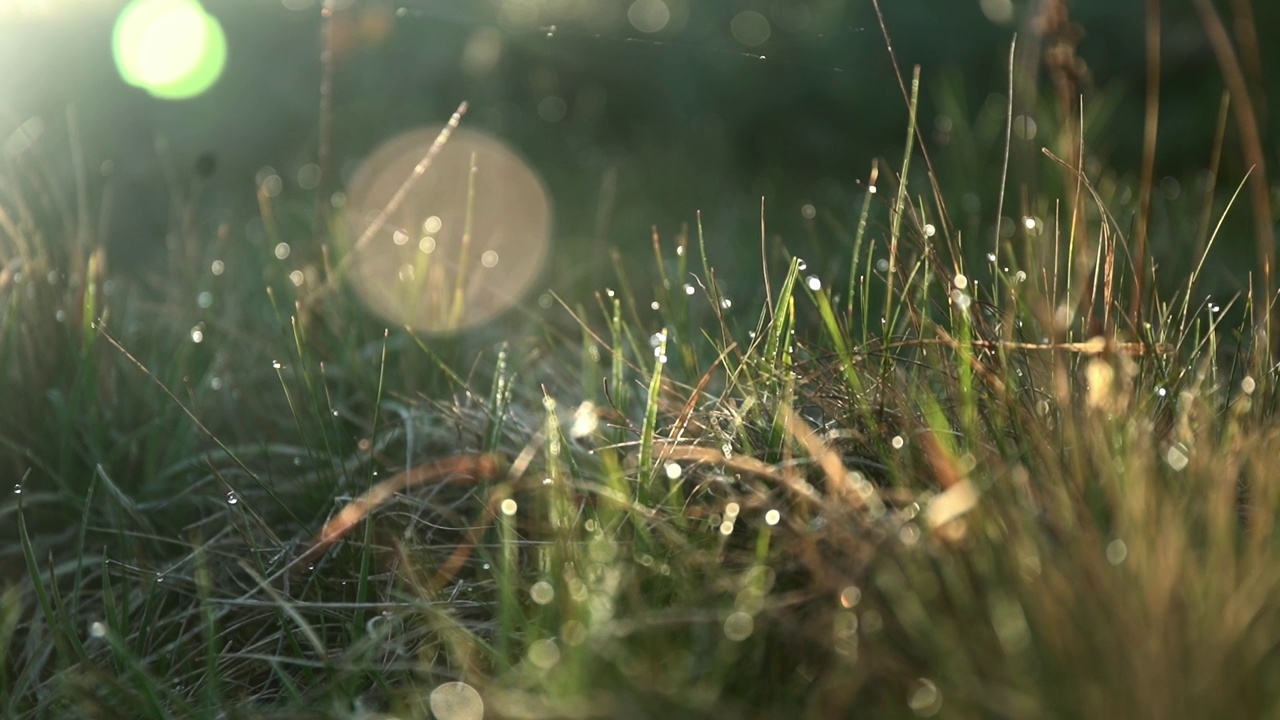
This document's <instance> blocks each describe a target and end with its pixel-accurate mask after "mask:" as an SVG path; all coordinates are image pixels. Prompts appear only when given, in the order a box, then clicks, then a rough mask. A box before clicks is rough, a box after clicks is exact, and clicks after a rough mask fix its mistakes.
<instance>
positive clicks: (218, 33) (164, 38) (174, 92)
mask: <svg viewBox="0 0 1280 720" xmlns="http://www.w3.org/2000/svg"><path fill="white" fill-rule="evenodd" d="M111 50H112V54H113V56H114V57H115V62H116V67H117V68H118V69H119V71H120V77H122V78H124V81H125V82H127V83H129V84H130V85H133V86H135V87H140V88H142V89H144V90H146V91H147V92H149V93H151V94H152V95H153V96H155V97H158V98H161V99H164V100H185V99H187V98H191V97H195V96H197V95H199V94H201V93H203V92H204V91H206V90H208V89H209V88H210V87H212V86H213V84H214V83H215V82H217V80H218V77H219V76H220V75H221V74H222V69H223V67H225V66H226V62H227V37H226V35H225V34H224V33H223V31H222V26H221V25H220V24H219V23H218V21H217V19H216V18H214V17H213V16H212V15H209V14H208V13H206V12H205V11H204V8H203V7H202V6H201V5H200V3H198V2H196V0H133V2H131V3H129V5H128V6H127V7H125V9H124V10H123V11H122V12H121V13H120V17H119V18H117V19H116V25H115V30H114V32H113V33H112V37H111Z"/></svg>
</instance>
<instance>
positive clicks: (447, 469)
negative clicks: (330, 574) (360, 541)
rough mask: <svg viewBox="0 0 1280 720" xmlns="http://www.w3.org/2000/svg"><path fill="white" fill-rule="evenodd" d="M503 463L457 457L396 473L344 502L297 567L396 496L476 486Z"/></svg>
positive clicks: (490, 458) (490, 456)
mask: <svg viewBox="0 0 1280 720" xmlns="http://www.w3.org/2000/svg"><path fill="white" fill-rule="evenodd" d="M504 464H505V463H504V461H503V460H502V458H500V457H498V456H497V455H493V454H489V453H484V454H478V455H458V456H455V457H451V458H445V459H443V460H432V461H431V462H425V463H422V464H421V465H415V466H414V467H411V468H409V469H407V470H403V471H401V472H399V473H396V474H395V475H393V476H392V477H389V478H387V479H386V480H383V481H382V482H380V483H378V484H377V485H374V486H373V487H371V488H369V489H368V490H367V491H365V493H364V494H363V495H361V496H360V497H358V498H356V499H355V500H352V501H351V502H349V503H347V505H346V507H344V508H342V511H341V512H339V513H338V514H337V515H335V516H334V517H333V518H332V519H331V520H329V522H327V523H325V525H324V527H323V528H321V529H320V532H318V533H316V535H315V537H314V538H312V540H311V542H310V543H308V544H307V549H306V550H305V551H304V552H303V553H302V555H300V556H299V557H298V560H297V565H298V566H301V565H307V564H310V563H313V562H315V561H316V560H317V559H318V558H319V557H320V556H322V555H324V554H325V553H326V552H328V550H329V548H331V547H333V544H334V543H336V542H338V541H339V540H341V539H342V538H343V537H344V536H346V534H347V533H349V532H351V528H353V527H355V526H356V525H357V524H359V522H360V521H361V520H364V519H365V518H366V517H368V515H369V514H370V513H371V512H373V511H374V510H375V509H377V508H378V507H379V506H381V505H384V504H385V503H386V502H387V501H388V500H390V499H391V498H393V497H395V495H396V493H399V492H403V491H405V490H408V489H409V488H413V487H417V486H419V485H426V484H428V483H454V484H462V483H479V482H485V481H488V480H492V479H494V478H496V477H498V475H499V474H501V473H502V472H503V465H504Z"/></svg>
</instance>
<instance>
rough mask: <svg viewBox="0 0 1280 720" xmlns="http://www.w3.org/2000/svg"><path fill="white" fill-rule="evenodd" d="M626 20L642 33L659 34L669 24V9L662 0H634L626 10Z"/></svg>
mask: <svg viewBox="0 0 1280 720" xmlns="http://www.w3.org/2000/svg"><path fill="white" fill-rule="evenodd" d="M627 20H629V21H630V22H631V27H633V28H635V29H637V30H639V31H640V32H642V33H656V32H660V31H661V30H662V29H663V28H665V27H666V26H667V23H669V22H671V8H668V7H667V4H666V3H665V2H663V1H662V0H636V1H635V2H633V3H631V7H629V8H627Z"/></svg>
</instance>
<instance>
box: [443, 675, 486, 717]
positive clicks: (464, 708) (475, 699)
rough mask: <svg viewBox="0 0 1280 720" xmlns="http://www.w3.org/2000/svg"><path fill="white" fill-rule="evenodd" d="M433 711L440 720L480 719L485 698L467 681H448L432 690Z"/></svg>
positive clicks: (482, 715) (482, 714)
mask: <svg viewBox="0 0 1280 720" xmlns="http://www.w3.org/2000/svg"><path fill="white" fill-rule="evenodd" d="M431 713H432V714H433V715H435V716H436V717H438V718H440V720H480V719H481V718H483V717H484V700H483V699H482V698H481V697H480V693H479V692H477V691H476V689H475V688H473V687H471V686H470V685H468V684H466V683H461V682H447V683H444V684H443V685H440V686H438V687H436V689H435V690H432V691H431Z"/></svg>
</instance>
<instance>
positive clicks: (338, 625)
mask: <svg viewBox="0 0 1280 720" xmlns="http://www.w3.org/2000/svg"><path fill="white" fill-rule="evenodd" d="M899 80H900V81H901V82H902V84H903V91H904V92H903V95H904V107H905V108H907V109H908V111H909V118H910V119H909V122H908V123H907V125H906V126H905V127H904V131H905V133H904V140H905V148H904V150H905V152H904V153H902V154H901V156H900V157H898V158H897V160H896V162H894V163H893V164H892V165H890V164H889V163H888V162H884V161H879V162H877V163H876V164H875V165H874V166H873V167H871V168H869V169H868V171H869V175H868V183H867V187H868V188H874V192H866V193H863V194H862V195H861V196H860V197H858V198H851V199H850V204H851V206H852V207H854V208H855V209H856V212H855V213H854V217H855V218H856V222H855V223H854V224H852V225H850V226H848V227H844V226H843V225H841V223H840V222H839V220H838V218H839V217H841V215H840V214H839V213H830V216H829V217H828V215H827V214H826V213H827V209H825V208H817V209H816V216H817V222H816V223H815V225H814V227H815V233H816V234H818V235H820V236H821V237H822V240H823V245H824V246H825V247H829V248H839V252H838V253H836V255H837V256H839V257H843V258H844V264H842V265H838V266H837V265H836V264H834V263H832V262H826V261H824V262H822V263H820V264H819V263H817V262H810V263H806V261H805V260H804V259H801V258H800V257H795V256H793V255H791V254H790V253H789V252H788V249H787V248H788V245H787V243H786V242H785V239H779V238H775V237H772V236H770V235H769V233H768V231H767V223H768V213H769V210H768V208H763V209H762V233H761V236H760V238H753V239H750V240H749V241H747V240H745V239H744V245H746V243H747V242H750V243H751V245H750V246H751V247H754V248H756V249H757V251H758V252H759V253H760V255H761V258H760V259H761V271H760V272H761V275H760V277H759V279H758V284H759V286H760V288H761V291H760V293H759V294H758V297H756V298H750V297H732V298H730V297H727V296H726V295H725V293H724V291H723V290H722V286H721V284H720V283H718V282H717V278H716V272H715V258H714V257H708V254H707V252H706V251H705V242H704V239H705V236H706V233H707V232H708V228H709V227H712V226H714V224H715V222H716V218H713V217H698V216H693V217H691V218H690V224H689V226H688V228H687V229H686V230H685V231H683V232H680V233H677V234H674V235H661V234H659V233H658V232H656V231H655V233H654V236H653V249H654V253H655V263H654V267H653V269H652V271H649V272H641V271H638V270H636V269H635V268H633V267H624V266H623V265H622V264H621V263H620V264H619V272H618V274H617V277H616V278H614V279H613V280H612V282H611V283H610V287H608V288H606V287H600V288H596V290H598V292H596V293H595V294H594V295H589V294H584V296H583V298H581V299H573V298H565V299H563V300H561V299H560V298H550V297H548V298H545V299H546V300H549V301H550V302H545V303H543V304H544V305H546V306H547V307H540V308H538V309H536V310H534V309H530V310H523V311H516V312H515V314H514V315H513V317H514V318H515V319H510V318H508V319H507V320H504V321H502V322H501V323H499V324H497V325H495V326H494V327H490V328H488V329H485V330H475V331H470V332H469V333H468V334H465V335H463V336H459V337H451V338H445V337H435V336H428V335H422V334H419V333H416V332H414V331H413V330H412V329H409V328H403V327H391V328H384V325H383V324H381V323H380V321H377V320H374V319H373V318H372V317H371V316H370V315H368V314H367V313H366V312H365V311H364V310H363V309H362V308H361V305H360V303H359V302H358V301H357V300H356V298H355V296H354V295H353V294H352V293H351V292H350V290H349V289H348V288H347V287H346V286H345V285H344V282H343V277H342V276H341V273H340V272H338V270H337V268H339V267H340V266H339V263H338V262H337V260H338V258H335V257H333V255H334V253H337V252H339V251H338V250H337V248H338V247H340V244H337V243H335V240H334V238H335V236H337V235H338V234H340V233H342V232H345V230H344V229H343V224H342V223H341V222H339V221H338V220H337V219H334V220H333V222H331V223H330V224H329V226H328V227H324V228H321V230H323V232H313V228H311V227H309V226H308V224H307V222H303V221H300V222H297V223H293V224H290V223H288V222H286V221H284V220H280V221H279V224H273V222H274V221H272V220H271V218H287V217H305V218H309V217H311V216H312V213H311V211H310V209H311V208H312V203H313V202H314V200H312V199H307V198H301V197H299V198H289V197H284V198H281V199H279V200H267V201H265V204H264V209H266V210H269V211H270V212H269V213H267V214H266V218H267V221H268V235H269V236H270V237H271V238H272V242H271V243H269V244H262V245H253V244H245V243H238V242H234V241H233V240H229V239H228V237H227V236H226V235H216V234H215V235H214V236H212V237H210V236H207V235H206V234H205V233H204V232H203V231H202V230H200V229H199V228H197V227H194V226H190V225H185V224H184V223H183V214H182V212H181V210H182V209H183V208H184V207H185V205H184V203H187V202H195V201H194V200H190V201H188V200H187V199H185V198H183V197H181V196H180V194H179V198H178V201H177V203H178V211H179V212H176V213H175V218H176V219H175V225H174V228H173V230H172V232H171V233H170V236H169V240H168V243H167V246H166V247H165V248H164V251H163V256H164V267H163V269H162V270H157V271H156V272H154V273H151V274H150V275H149V277H153V278H154V282H147V281H146V280H145V279H141V280H140V279H139V278H137V277H136V276H129V275H127V274H123V273H118V272H117V270H116V269H115V268H112V267H110V265H109V262H108V260H107V258H106V256H105V254H104V253H103V252H102V250H101V249H100V244H99V238H97V237H96V236H95V233H94V232H93V226H94V214H93V211H92V209H91V208H92V207H93V204H92V203H91V202H90V201H89V199H88V198H87V197H86V193H85V192H84V191H83V189H80V190H79V191H77V188H76V187H71V188H63V187H60V186H59V185H58V184H57V183H56V182H53V181H52V180H51V173H50V171H49V169H48V168H49V166H51V165H55V164H57V163H59V162H64V161H66V162H70V161H71V160H72V159H74V156H75V154H76V152H75V140H74V138H68V139H67V141H66V145H67V149H66V151H65V152H61V151H59V150H58V149H57V148H49V149H47V151H46V152H45V154H43V155H37V154H28V155H24V156H22V157H19V158H11V159H10V161H9V164H8V165H7V166H6V167H5V168H4V170H3V176H4V179H5V182H4V188H3V193H4V194H3V197H2V198H0V242H2V244H0V377H2V378H3V380H4V383H5V388H6V390H5V393H4V405H3V408H4V410H3V413H2V414H0V468H2V469H3V472H4V473H5V475H6V477H11V478H13V480H12V488H11V489H10V488H9V487H7V486H6V488H5V493H4V495H5V497H4V501H3V504H0V528H3V530H2V531H0V532H3V533H4V538H5V541H6V542H5V545H4V546H3V550H2V551H0V552H3V555H0V582H2V583H3V584H2V585H0V648H4V650H5V652H4V653H2V654H0V715H3V716H4V717H9V718H27V717H32V718H34V717H57V718H65V717H87V718H112V717H129V718H142V717H145V718H189V717H209V718H215V717H222V718H238V717H245V718H248V717H253V718H264V717H273V718H303V717H315V718H321V717H334V718H374V717H383V718H386V717H398V718H425V717H439V718H446V719H450V720H457V719H461V718H478V717H481V714H480V708H481V707H483V717H506V718H588V717H602V718H603V717H609V718H646V717H659V716H666V717H691V718H692V717H716V718H762V717H777V718H800V717H804V718H829V717H846V716H852V715H855V714H859V715H860V714H866V716H869V717H889V718H892V717H930V716H936V717H947V718H991V717H1006V718H1031V717H1037V718H1049V717H1060V718H1075V717H1090V718H1111V717H1117V718H1118V717H1153V718H1154V717H1215V716H1216V717H1273V716H1276V715H1277V714H1280V672H1278V671H1280V655H1278V653H1280V541H1278V540H1277V535H1276V534H1275V532H1274V529H1275V521H1276V514H1277V510H1280V474H1278V473H1277V472H1276V466H1275V465H1274V464H1273V463H1275V462H1276V458H1277V457H1278V456H1280V420H1278V419H1277V416H1276V407H1277V392H1278V391H1280V388H1278V386H1277V373H1276V367H1275V357H1274V355H1273V352H1272V350H1273V347H1274V337H1275V333H1276V331H1275V329H1274V328H1271V326H1270V322H1271V321H1270V318H1271V313H1270V309H1271V306H1272V303H1273V294H1272V292H1273V291H1274V288H1271V287H1265V288H1264V289H1263V290H1262V291H1260V290H1258V289H1257V288H1258V287H1260V286H1258V285H1256V284H1254V285H1249V284H1243V285H1241V286H1240V287H1238V288H1237V289H1238V290H1239V291H1240V293H1239V295H1238V296H1236V297H1235V298H1233V299H1232V300H1231V301H1230V302H1219V301H1215V300H1212V299H1207V298H1206V297H1205V295H1204V292H1203V289H1202V288H1201V286H1200V283H1201V280H1202V274H1203V272H1204V267H1205V266H1206V264H1212V263H1213V262H1214V257H1215V256H1214V253H1215V248H1216V247H1217V245H1216V243H1218V242H1220V240H1219V237H1218V236H1219V232H1218V230H1217V228H1218V227H1219V223H1220V221H1221V219H1222V218H1223V217H1226V216H1228V215H1229V214H1230V213H1239V212H1244V210H1242V208H1241V207H1240V206H1241V205H1242V203H1239V202H1238V201H1236V198H1237V194H1238V193H1239V190H1238V189H1237V183H1241V182H1242V180H1244V178H1242V177H1234V178H1228V177H1224V178H1223V182H1222V183H1217V182H1216V181H1215V182H1214V183H1211V184H1210V185H1208V186H1207V187H1205V188H1203V190H1204V193H1205V198H1201V197H1194V198H1191V194H1190V193H1188V197H1189V198H1190V199H1188V200H1187V202H1188V203H1194V205H1193V206H1192V209H1191V210H1187V211H1185V212H1178V213H1169V214H1168V215H1167V217H1164V218H1163V219H1162V220H1161V222H1162V223H1165V225H1162V226H1161V227H1165V226H1167V227H1169V228H1170V230H1169V232H1170V234H1171V235H1175V236H1186V237H1196V236H1197V235H1198V234H1199V233H1201V232H1202V230H1203V237H1204V240H1203V242H1201V243H1198V244H1197V248H1196V252H1195V254H1194V256H1193V260H1194V262H1192V263H1189V267H1188V270H1187V272H1186V273H1185V274H1182V275H1180V276H1179V277H1167V276H1165V275H1161V274H1159V273H1158V272H1157V271H1156V270H1153V266H1154V262H1153V260H1152V257H1153V255H1150V254H1148V251H1147V250H1143V251H1138V250H1136V249H1135V247H1134V245H1133V243H1132V242H1131V241H1132V239H1133V237H1134V234H1135V232H1136V231H1135V230H1134V227H1133V226H1132V224H1131V223H1130V221H1129V218H1131V217H1134V216H1135V214H1138V213H1147V212H1149V210H1148V209H1147V208H1142V207H1141V199H1142V198H1143V197H1144V192H1147V193H1149V192H1150V183H1151V182H1152V181H1151V178H1149V177H1148V178H1146V179H1145V180H1144V179H1143V178H1138V179H1136V180H1128V179H1126V178H1125V177H1123V176H1121V175H1117V174H1112V173H1108V172H1107V171H1105V170H1103V169H1098V170H1096V171H1091V170H1090V168H1089V167H1088V165H1087V163H1085V162H1084V157H1083V156H1084V155H1085V154H1087V153H1088V147H1087V145H1086V144H1085V143H1084V142H1083V141H1082V139H1081V138H1082V137H1084V136H1085V133H1084V130H1083V129H1082V128H1080V127H1073V126H1072V124H1071V122H1062V123H1061V126H1060V127H1050V126H1051V125H1054V122H1053V120H1052V117H1053V113H1047V116H1048V117H1047V118H1046V119H1043V120H1042V125H1044V126H1045V128H1046V130H1045V136H1046V137H1052V138H1055V142H1058V143H1059V144H1057V145H1054V146H1053V147H1052V148H1051V149H1052V152H1050V153H1046V154H1045V155H1042V156H1039V157H1038V158H1037V159H1036V162H1035V163H1034V165H1035V167H1036V171H1035V173H1036V178H1038V180H1037V181H1036V182H1034V183H1033V182H1032V181H1031V180H1030V179H1028V178H1020V177H1018V176H1017V174H1016V173H1015V174H1014V175H1012V176H1011V177H1009V179H1008V182H1007V184H997V185H996V186H995V187H994V188H991V189H990V190H991V191H994V192H996V193H998V194H999V196H1000V197H1007V198H1009V199H1008V200H1007V201H1002V203H1001V208H1000V209H998V210H997V211H996V212H995V213H992V216H991V217H988V218H986V221H987V222H986V224H983V225H979V226H977V227H976V228H974V229H973V230H972V231H970V230H967V229H965V228H962V227H959V225H958V223H957V222H956V221H955V220H953V218H956V217H958V216H959V213H958V211H957V210H956V209H955V208H954V206H953V205H949V197H948V191H947V190H946V189H945V188H944V187H943V185H942V184H941V183H940V182H939V180H938V176H937V175H936V174H935V173H934V169H933V165H932V159H938V160H939V162H940V163H941V162H944V160H943V159H942V158H941V157H938V158H932V159H931V158H929V157H928V155H927V154H925V153H924V150H925V149H926V148H925V147H924V146H922V145H921V139H922V137H921V136H922V135H923V134H922V133H918V132H917V125H918V123H917V122H916V107H917V105H918V95H919V93H920V92H921V91H920V83H921V81H920V78H919V76H918V75H917V76H916V77H915V78H914V79H913V78H912V77H910V76H905V77H900V78H899ZM924 82H925V84H926V85H927V82H928V80H927V78H926V79H925V81H924ZM1074 116H1075V115H1074V114H1073V112H1071V111H1067V112H1062V111H1061V109H1059V112H1058V113H1057V117H1059V118H1063V117H1066V118H1072V117H1074ZM1008 120H1009V121H1010V124H1011V122H1012V116H1010V117H1009V118H1008ZM963 130H964V129H963V128H957V129H955V130H954V131H953V132H954V133H956V134H960V133H962V132H963ZM1000 139H1001V141H1002V142H1004V143H1008V142H1010V140H1009V136H1008V135H1004V136H1002V137H1001V138H1000ZM1214 142H1217V143H1219V150H1220V152H1223V153H1230V152H1232V149H1231V148H1230V147H1226V148H1225V149H1222V148H1221V146H1220V144H1221V143H1222V142H1223V140H1222V138H1221V137H1219V138H1218V139H1217V140H1216V141H1215V140H1214V139H1207V140H1206V157H1208V156H1209V155H1210V154H1211V151H1212V150H1213V149H1214V148H1213V145H1214ZM1073 147H1074V148H1077V149H1078V150H1080V154H1077V155H1073V154H1072V152H1071V149H1072V148H1073ZM1063 148H1065V150H1064V149H1063ZM934 154H935V155H938V154H939V153H938V152H937V150H936V149H935V150H934ZM986 177H996V178H997V180H999V179H1000V175H999V174H996V173H987V174H986ZM1144 184H1145V185H1146V187H1145V188H1144ZM1028 187H1035V188H1038V189H1037V190H1036V192H1035V193H1033V194H1029V193H1027V192H1025V190H1026V188H1028ZM1147 197H1149V195H1148V196H1147ZM1202 201H1203V202H1202ZM1233 202H1235V203H1236V205H1237V206H1236V207H1233ZM272 203H276V205H273V204H272ZM291 203H292V204H291ZM334 212H335V218H336V216H337V214H339V213H338V211H336V210H335V211H334ZM1006 215H1007V216H1009V217H1010V218H1012V219H1004V220H1002V223H1004V224H1005V225H1006V227H1005V228H1004V229H1005V230H1006V232H1003V233H1002V232H1001V228H1000V226H999V225H998V226H997V227H996V228H992V227H991V225H990V223H991V222H992V221H994V220H995V219H996V218H1002V217H1003V216H1006ZM1143 222H1144V223H1145V222H1146V221H1145V220H1144V221H1143ZM1179 222H1180V223H1183V224H1182V225H1177V223H1179ZM1008 225H1011V226H1012V227H1008ZM1152 227H1155V225H1154V224H1153V225H1152ZM1009 230H1011V231H1012V232H1008V231H1009ZM1143 232H1146V230H1145V229H1144V230H1143ZM279 237H285V238H286V239H288V240H289V241H290V243H291V245H292V247H293V248H294V250H293V255H291V256H290V257H289V259H288V261H287V262H286V261H283V260H281V259H279V258H278V257H276V256H275V255H273V253H272V247H273V246H274V245H275V241H276V240H277V239H278V238H279ZM1152 248H1153V249H1152V250H1150V252H1151V253H1158V252H1159V251H1160V246H1159V245H1158V242H1157V241H1156V240H1154V239H1153V240H1152ZM1184 252H1185V250H1184ZM294 271H300V272H301V273H302V275H301V277H302V280H303V281H302V282H301V283H298V282H297V280H296V279H291V277H290V273H291V272H294ZM296 277H297V276H295V278H296ZM1137 278H1145V279H1146V280H1147V281H1146V282H1139V281H1138V280H1137ZM529 307H530V308H532V307H534V303H529Z"/></svg>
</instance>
